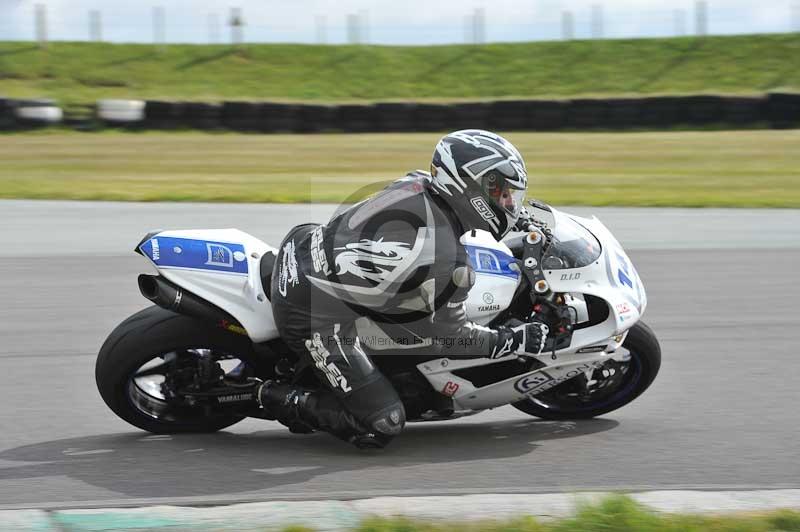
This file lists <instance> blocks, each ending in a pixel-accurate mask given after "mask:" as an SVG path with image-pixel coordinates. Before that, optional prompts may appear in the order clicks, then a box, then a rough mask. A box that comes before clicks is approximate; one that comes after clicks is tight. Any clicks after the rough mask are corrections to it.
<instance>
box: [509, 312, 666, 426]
mask: <svg viewBox="0 0 800 532" xmlns="http://www.w3.org/2000/svg"><path fill="white" fill-rule="evenodd" d="M660 367H661V346H660V345H659V343H658V339H657V338H656V336H655V334H654V333H653V331H652V330H651V329H650V327H648V326H647V325H646V324H645V323H644V322H642V321H639V322H637V323H636V324H635V325H634V326H633V327H631V329H630V331H629V332H628V336H627V337H626V338H625V342H624V343H623V344H622V347H621V348H620V349H619V350H618V351H617V354H616V356H615V357H614V359H613V360H609V361H608V362H607V363H606V364H604V365H603V366H601V367H599V368H597V369H595V370H594V371H593V372H592V374H591V376H588V375H579V376H577V377H575V378H573V379H570V380H569V381H567V382H564V383H562V384H559V385H558V386H555V387H553V388H552V389H550V390H547V391H546V392H543V393H541V394H538V395H536V396H533V397H529V398H527V399H523V400H522V401H519V402H517V403H514V404H513V405H512V406H514V408H517V409H518V410H521V411H523V412H525V413H526V414H530V415H532V416H536V417H539V418H542V419H550V420H569V419H589V418H593V417H597V416H601V415H603V414H606V413H608V412H611V411H614V410H617V409H618V408H621V407H623V406H625V405H626V404H628V403H630V402H631V401H633V400H634V399H636V398H637V397H639V395H641V394H642V393H643V392H644V391H645V390H646V389H647V388H648V387H649V386H650V385H651V384H652V383H653V381H654V380H655V378H656V375H657V374H658V370H659V368H660Z"/></svg>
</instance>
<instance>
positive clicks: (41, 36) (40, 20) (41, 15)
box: [35, 4, 47, 48]
mask: <svg viewBox="0 0 800 532" xmlns="http://www.w3.org/2000/svg"><path fill="white" fill-rule="evenodd" d="M35 20H36V22H35V26H36V41H37V42H38V43H39V48H46V47H47V8H46V7H45V5H44V4H36V7H35Z"/></svg>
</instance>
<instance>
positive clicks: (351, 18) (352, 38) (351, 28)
mask: <svg viewBox="0 0 800 532" xmlns="http://www.w3.org/2000/svg"><path fill="white" fill-rule="evenodd" d="M347 42H348V43H349V44H359V42H360V35H359V33H358V15H354V14H352V13H351V14H349V15H347Z"/></svg>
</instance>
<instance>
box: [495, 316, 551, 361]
mask: <svg viewBox="0 0 800 532" xmlns="http://www.w3.org/2000/svg"><path fill="white" fill-rule="evenodd" d="M497 332H498V336H499V337H498V342H497V346H496V347H495V348H494V350H493V351H492V353H491V355H490V358H500V357H504V356H508V355H511V354H516V355H523V356H524V355H529V356H537V355H540V354H541V353H542V350H543V349H544V344H545V341H546V340H547V334H548V333H549V332H550V327H548V326H547V325H545V324H544V323H542V322H540V321H534V322H530V323H523V322H521V321H519V320H511V321H509V322H508V324H507V325H506V326H503V327H499V328H498V329H497Z"/></svg>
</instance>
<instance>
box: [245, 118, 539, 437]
mask: <svg viewBox="0 0 800 532" xmlns="http://www.w3.org/2000/svg"><path fill="white" fill-rule="evenodd" d="M526 189H527V174H526V169H525V163H524V161H523V159H522V156H521V155H520V153H519V151H518V150H517V149H516V148H515V147H514V146H513V145H512V144H511V143H510V142H508V141H507V140H505V139H504V138H502V137H500V136H499V135H496V134H494V133H490V132H488V131H483V130H463V131H456V132H453V133H450V134H448V135H445V136H444V137H443V138H442V139H441V140H440V141H439V143H438V144H437V145H436V149H435V151H434V154H433V161H432V164H431V171H430V173H429V174H428V173H426V172H420V171H417V172H413V173H411V174H409V175H407V176H406V177H405V178H403V179H400V180H397V181H395V182H394V183H392V184H391V185H389V186H387V187H386V188H385V189H383V190H382V191H380V192H379V193H377V194H375V195H373V196H371V197H370V198H368V199H366V200H364V201H362V202H360V203H357V204H355V205H353V206H352V207H350V208H348V209H347V210H345V211H343V212H341V213H339V214H337V215H334V217H333V218H332V219H331V220H330V221H329V222H328V224H327V225H317V224H306V225H301V226H298V227H295V228H294V229H292V230H291V231H290V232H289V234H288V235H287V236H286V237H285V239H284V241H283V242H282V243H281V246H280V249H279V251H278V256H277V259H276V262H275V267H274V270H273V275H272V281H271V301H272V307H273V312H274V316H275V322H276V325H277V326H278V329H279V330H280V331H281V336H282V338H283V339H284V340H285V341H286V343H287V344H288V346H289V348H290V349H292V350H293V351H294V352H295V353H296V354H297V355H298V356H299V358H300V361H301V365H302V366H306V367H310V368H313V371H315V372H316V373H317V375H318V377H319V381H320V382H321V383H323V385H324V387H325V389H322V390H318V389H315V390H309V389H306V388H304V387H302V386H299V385H287V384H281V383H277V382H275V381H266V382H265V383H263V384H262V385H261V387H260V390H259V393H258V397H259V403H260V404H261V406H262V407H263V408H264V410H265V411H266V412H267V413H268V414H270V415H271V416H272V417H275V418H276V419H278V420H279V421H281V422H282V423H284V424H285V425H287V426H289V427H290V429H291V430H293V431H296V432H310V431H312V430H323V431H327V432H329V433H331V434H333V435H335V436H337V437H339V438H341V439H344V440H346V441H349V442H351V443H354V444H355V445H356V446H358V447H361V448H364V447H383V446H385V445H386V444H387V443H389V441H391V440H392V439H393V438H394V437H395V436H396V435H397V434H399V433H400V431H401V430H402V429H403V426H404V424H405V417H406V416H405V410H404V408H403V403H402V402H401V400H400V397H399V396H398V394H397V392H396V391H395V389H394V387H393V386H392V384H391V382H390V381H389V380H388V379H387V378H386V377H385V376H384V375H383V374H382V373H381V372H380V371H378V370H377V369H376V367H375V365H374V364H373V363H372V360H371V359H370V357H369V356H367V354H366V353H365V351H364V349H363V347H362V341H364V343H365V344H369V343H370V341H369V339H368V338H367V340H365V335H364V334H363V333H362V334H359V332H358V329H359V325H358V324H357V321H358V320H359V318H362V317H364V316H368V317H369V318H370V319H371V320H372V322H373V323H377V324H378V325H379V328H380V329H382V330H383V331H384V333H385V337H386V338H388V339H389V340H388V341H393V342H394V345H395V346H396V347H398V348H400V350H401V351H402V352H413V351H414V350H417V349H421V350H423V351H422V352H424V353H425V354H431V353H433V354H435V355H441V356H442V357H445V356H446V357H450V358H455V357H459V356H462V357H464V356H467V357H491V358H498V357H503V356H508V355H512V354H515V355H524V354H526V353H528V354H534V355H538V354H539V353H541V351H542V347H543V345H544V341H545V339H546V336H547V333H548V328H547V326H546V325H544V324H542V323H538V322H534V323H528V324H522V325H517V326H510V327H505V326H502V327H498V328H495V329H491V328H487V327H482V326H479V325H476V324H474V323H472V322H470V321H468V320H467V317H466V308H465V303H464V302H465V300H466V298H467V293H468V292H469V289H470V288H471V286H472V284H473V283H474V280H475V274H474V272H473V271H472V269H471V268H470V266H469V261H468V260H467V256H466V252H465V250H464V247H463V246H462V245H461V244H460V242H459V238H460V237H461V236H462V235H463V234H465V233H466V232H468V231H471V230H477V229H480V230H485V231H489V232H490V233H491V234H492V235H493V236H494V238H496V239H498V240H499V239H501V238H502V237H503V236H504V235H505V234H506V233H507V232H508V231H509V230H511V229H512V228H513V227H514V225H515V223H516V221H517V219H518V217H519V215H520V212H521V211H522V208H523V207H522V202H523V200H524V197H525V192H526ZM359 323H361V322H359ZM379 339H383V337H380V338H379ZM372 341H375V337H372Z"/></svg>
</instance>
